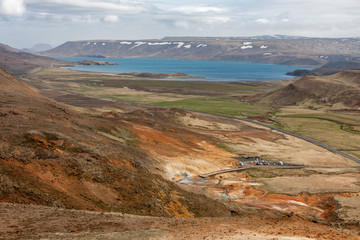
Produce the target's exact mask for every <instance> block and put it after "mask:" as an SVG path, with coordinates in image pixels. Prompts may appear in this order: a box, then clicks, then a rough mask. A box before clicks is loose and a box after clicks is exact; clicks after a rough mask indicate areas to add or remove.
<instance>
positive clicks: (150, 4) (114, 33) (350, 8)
mask: <svg viewBox="0 0 360 240" xmlns="http://www.w3.org/2000/svg"><path fill="white" fill-rule="evenodd" d="M277 34H281V35H293V36H306V37H340V38H343V37H360V0H341V1H340V0H217V1H215V0H152V1H150V0H102V1H101V0H0V43H4V44H8V45H10V46H12V47H16V48H30V47H32V46H33V45H34V44H37V43H48V44H50V45H52V46H54V47H55V46H57V45H60V44H62V43H64V42H66V41H73V40H100V39H109V40H138V39H159V38H162V37H167V36H202V37H204V36H213V37H244V36H259V35H277Z"/></svg>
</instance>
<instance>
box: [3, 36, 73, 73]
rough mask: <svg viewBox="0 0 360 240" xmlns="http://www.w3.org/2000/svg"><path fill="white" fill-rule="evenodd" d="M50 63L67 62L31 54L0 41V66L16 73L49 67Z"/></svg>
mask: <svg viewBox="0 0 360 240" xmlns="http://www.w3.org/2000/svg"><path fill="white" fill-rule="evenodd" d="M52 64H57V65H59V64H62V65H64V64H67V62H65V61H59V60H56V59H53V58H49V57H43V56H38V55H33V54H30V53H26V52H22V51H20V50H18V49H15V48H12V47H9V46H7V45H4V44H1V43H0V67H1V68H3V69H6V70H7V71H8V72H10V73H12V74H16V75H22V74H25V73H27V72H29V71H31V70H33V69H34V68H37V67H50V66H51V65H52Z"/></svg>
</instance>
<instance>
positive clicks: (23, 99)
mask: <svg viewBox="0 0 360 240" xmlns="http://www.w3.org/2000/svg"><path fill="white" fill-rule="evenodd" d="M0 101H1V105H0V124H1V129H0V132H1V134H0V165H1V167H0V201H3V202H12V203H33V204H40V205H48V206H58V207H65V208H76V209H84V210H106V211H110V210H114V211H121V212H128V213H135V214H141V215H154V216H183V217H191V216H227V215H229V214H230V212H229V211H228V210H227V209H225V207H224V206H223V205H222V204H219V203H217V202H216V201H213V200H210V199H208V198H206V197H204V196H200V195H196V194H193V193H188V192H186V191H184V190H182V189H180V188H179V187H177V186H176V185H175V184H173V183H171V182H169V181H166V180H164V179H163V178H162V177H160V176H159V175H156V174H154V173H152V172H151V170H154V167H153V161H154V159H153V158H152V157H151V156H149V155H148V154H147V153H146V152H145V151H143V150H141V149H140V148H138V147H136V145H135V144H134V142H135V141H136V136H135V135H134V134H133V133H132V124H131V123H130V122H128V121H126V120H125V119H119V120H116V119H113V118H102V117H90V116H89V117H88V116H80V115H78V114H76V113H74V112H72V111H71V110H68V109H67V108H66V107H64V106H62V105H59V104H58V103H56V102H53V101H51V100H49V99H47V98H45V97H42V96H41V95H39V94H37V92H36V91H35V90H34V89H32V88H31V87H30V86H29V85H27V84H26V83H24V82H23V81H21V80H17V79H16V78H14V77H12V76H10V75H9V74H8V73H6V72H5V71H4V70H2V69H0ZM144 124H146V123H143V124H141V123H139V124H137V127H138V128H146V126H145V125H144ZM173 131H176V130H173ZM193 137H194V138H196V137H198V136H196V135H195V136H193ZM180 141H181V140H180ZM184 144H188V146H187V147H188V148H194V146H192V145H191V143H186V142H185V143H184Z"/></svg>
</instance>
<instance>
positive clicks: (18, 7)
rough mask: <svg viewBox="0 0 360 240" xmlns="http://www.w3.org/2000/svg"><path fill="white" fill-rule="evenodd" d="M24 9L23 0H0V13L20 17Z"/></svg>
mask: <svg viewBox="0 0 360 240" xmlns="http://www.w3.org/2000/svg"><path fill="white" fill-rule="evenodd" d="M25 11H26V9H25V4H24V1H23V0H0V15H3V16H16V17H20V16H22V15H23V14H24V13H25Z"/></svg>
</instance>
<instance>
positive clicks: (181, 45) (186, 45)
mask: <svg viewBox="0 0 360 240" xmlns="http://www.w3.org/2000/svg"><path fill="white" fill-rule="evenodd" d="M97 43H99V44H101V46H106V44H109V45H110V44H120V45H128V46H130V45H131V49H133V48H136V47H139V46H141V45H148V46H166V45H167V46H170V45H177V46H176V48H186V49H190V48H192V47H196V48H205V47H207V46H208V44H205V43H197V44H195V45H193V42H189V43H185V42H145V41H143V42H142V41H135V42H132V41H119V42H86V43H84V44H83V46H89V45H96V44H97Z"/></svg>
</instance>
